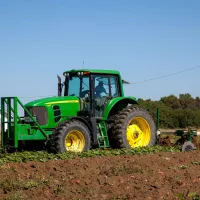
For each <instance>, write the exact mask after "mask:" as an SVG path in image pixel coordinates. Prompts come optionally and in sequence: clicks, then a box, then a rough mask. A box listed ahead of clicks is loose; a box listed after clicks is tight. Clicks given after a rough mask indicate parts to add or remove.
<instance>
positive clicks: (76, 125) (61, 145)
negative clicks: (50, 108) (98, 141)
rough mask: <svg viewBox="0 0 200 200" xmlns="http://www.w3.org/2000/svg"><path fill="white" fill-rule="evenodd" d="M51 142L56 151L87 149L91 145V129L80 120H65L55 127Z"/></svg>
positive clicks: (53, 149)
mask: <svg viewBox="0 0 200 200" xmlns="http://www.w3.org/2000/svg"><path fill="white" fill-rule="evenodd" d="M49 144H50V149H51V151H53V152H56V153H62V152H66V151H71V152H82V151H87V150H89V149H90V147H91V139H90V131H89V129H88V128H87V126H86V125H85V124H84V123H83V122H80V121H78V120H68V121H64V122H63V123H61V124H60V125H59V126H58V127H57V128H55V129H54V131H53V133H52V135H51V137H50V142H49Z"/></svg>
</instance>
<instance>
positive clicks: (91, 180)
mask: <svg viewBox="0 0 200 200" xmlns="http://www.w3.org/2000/svg"><path fill="white" fill-rule="evenodd" d="M0 170H1V173H0V199H10V200H11V199H13V200H14V199H15V200H19V199H33V200H34V199H37V200H40V199H49V200H53V199H73V200H75V199H77V200H78V199H81V200H82V199H84V200H85V199H98V200H99V199H113V200H114V199H140V200H141V199H148V200H151V199H152V200H154V199H194V196H195V195H196V197H197V196H198V195H200V151H199V150H196V151H193V152H185V153H182V152H180V153H172V152H168V153H156V154H153V155H152V154H148V155H133V156H130V155H127V156H105V157H94V158H77V159H73V160H57V161H48V162H45V163H42V162H27V163H17V164H16V163H15V164H5V165H3V166H1V167H0ZM186 196H192V197H190V198H184V197H186ZM195 199H196V198H195ZM198 199H199V198H198Z"/></svg>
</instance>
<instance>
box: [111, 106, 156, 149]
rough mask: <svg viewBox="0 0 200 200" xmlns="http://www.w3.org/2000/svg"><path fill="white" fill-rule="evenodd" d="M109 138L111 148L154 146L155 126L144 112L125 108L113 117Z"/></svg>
mask: <svg viewBox="0 0 200 200" xmlns="http://www.w3.org/2000/svg"><path fill="white" fill-rule="evenodd" d="M109 136H110V140H111V144H112V147H113V148H135V147H141V146H153V145H155V144H156V126H155V123H154V121H153V118H152V117H151V115H150V114H149V113H148V112H147V111H146V110H144V109H142V108H138V107H127V108H124V109H123V110H121V111H120V112H119V113H118V114H117V115H116V116H115V120H114V123H113V125H112V128H111V131H110V135H109Z"/></svg>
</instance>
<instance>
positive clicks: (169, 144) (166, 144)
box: [159, 136, 174, 146]
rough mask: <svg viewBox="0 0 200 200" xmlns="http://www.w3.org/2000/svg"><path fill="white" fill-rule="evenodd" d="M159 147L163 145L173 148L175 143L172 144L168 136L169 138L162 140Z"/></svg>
mask: <svg viewBox="0 0 200 200" xmlns="http://www.w3.org/2000/svg"><path fill="white" fill-rule="evenodd" d="M159 145H161V146H173V145H174V143H173V142H171V139H170V137H169V136H167V137H164V138H160V141H159Z"/></svg>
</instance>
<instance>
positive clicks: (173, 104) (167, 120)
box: [138, 93, 200, 129]
mask: <svg viewBox="0 0 200 200" xmlns="http://www.w3.org/2000/svg"><path fill="white" fill-rule="evenodd" d="M138 103H139V106H140V107H142V108H144V109H146V110H148V111H149V112H150V114H151V115H152V117H153V118H154V121H155V122H156V120H157V109H158V108H159V110H160V128H173V129H174V128H187V127H192V128H200V98H199V97H196V98H193V97H192V96H191V94H189V93H186V94H180V95H179V97H177V96H175V95H169V96H165V97H162V98H161V99H160V100H159V101H152V100H151V99H147V100H143V99H141V98H139V99H138Z"/></svg>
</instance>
